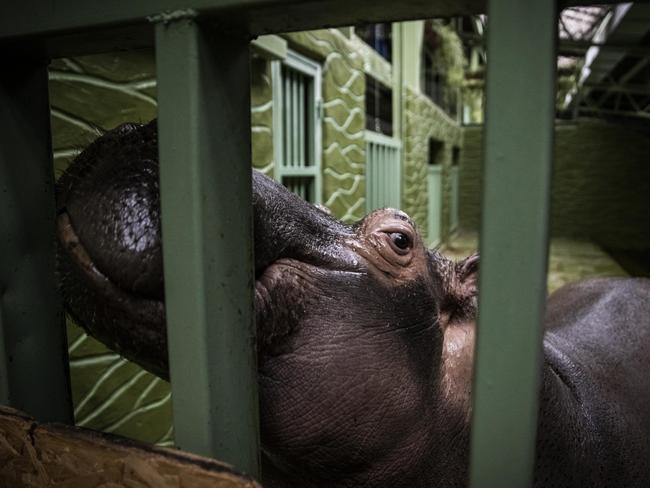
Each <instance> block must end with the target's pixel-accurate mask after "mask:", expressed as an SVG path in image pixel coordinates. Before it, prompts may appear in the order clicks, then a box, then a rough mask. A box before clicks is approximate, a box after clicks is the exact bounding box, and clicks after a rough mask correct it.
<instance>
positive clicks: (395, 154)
mask: <svg viewBox="0 0 650 488" xmlns="http://www.w3.org/2000/svg"><path fill="white" fill-rule="evenodd" d="M401 152H402V143H401V142H400V141H399V140H397V139H393V138H392V137H387V136H385V135H383V134H379V133H377V132H370V131H366V209H367V210H368V212H370V211H372V210H375V209H378V208H384V207H392V208H400V206H401V186H402V171H401V165H400V161H401Z"/></svg>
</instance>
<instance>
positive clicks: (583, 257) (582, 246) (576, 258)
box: [440, 231, 628, 293]
mask: <svg viewBox="0 0 650 488" xmlns="http://www.w3.org/2000/svg"><path fill="white" fill-rule="evenodd" d="M477 249H478V235H477V234H476V233H474V232H464V231H461V232H457V233H456V234H455V236H454V237H453V238H452V240H451V242H450V243H449V244H448V245H447V246H443V247H442V248H441V249H440V250H441V252H442V253H443V254H445V255H446V256H448V257H451V258H454V259H460V258H463V257H465V256H468V255H469V254H472V253H473V252H475V251H476V250H477ZM597 276H598V277H605V276H628V273H626V272H625V270H623V268H622V267H621V266H619V264H618V263H617V262H616V261H614V259H613V258H612V257H610V256H609V254H607V253H605V251H603V250H602V249H601V248H600V247H599V246H597V245H596V244H594V243H593V242H589V241H580V240H573V239H565V238H554V239H551V253H550V261H549V273H548V288H549V293H550V292H552V291H554V290H556V289H558V288H559V287H561V286H562V285H565V284H567V283H571V282H573V281H578V280H582V279H585V278H589V277H597Z"/></svg>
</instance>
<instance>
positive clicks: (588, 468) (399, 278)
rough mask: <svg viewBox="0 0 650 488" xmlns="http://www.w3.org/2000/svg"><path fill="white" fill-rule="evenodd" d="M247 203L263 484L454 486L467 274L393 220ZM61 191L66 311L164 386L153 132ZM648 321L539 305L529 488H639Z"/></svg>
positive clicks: (123, 133) (648, 398) (626, 301)
mask: <svg viewBox="0 0 650 488" xmlns="http://www.w3.org/2000/svg"><path fill="white" fill-rule="evenodd" d="M253 188H254V199H253V200H254V201H253V206H254V216H255V255H256V260H255V265H256V274H257V276H256V278H257V281H256V295H255V300H256V311H257V327H258V351H259V388H260V396H261V424H262V444H263V462H264V464H263V478H264V484H265V485H266V486H269V487H289V486H291V487H295V486H301V487H338V486H341V487H351V486H354V487H451V486H465V485H466V479H467V460H468V433H469V420H470V402H469V400H470V386H471V381H470V379H471V365H472V352H473V340H474V330H475V322H474V320H475V312H476V310H475V306H476V297H475V295H476V288H475V280H476V273H477V269H478V258H477V257H476V256H472V257H470V258H468V259H466V260H464V261H461V262H459V263H452V262H450V261H448V260H447V259H445V258H444V257H443V256H441V255H440V254H438V253H437V252H436V251H434V250H427V249H426V248H425V247H424V245H423V242H422V239H421V237H420V236H419V235H418V233H417V231H416V229H415V228H414V226H413V223H412V221H411V220H410V219H409V217H408V216H407V215H406V214H404V213H402V212H399V211H397V210H393V209H384V210H378V211H375V212H373V213H371V214H370V215H368V216H367V217H366V218H364V219H363V220H361V221H360V222H358V223H357V224H355V225H352V226H348V225H344V224H342V223H340V222H338V221H337V220H335V219H333V218H331V217H330V216H328V215H326V214H325V213H323V212H322V211H320V210H318V209H316V208H315V207H313V206H311V205H309V204H307V203H305V202H303V201H302V200H300V199H299V198H297V197H296V196H294V195H293V194H291V193H289V192H288V191H286V190H285V189H284V188H283V187H282V186H280V185H278V184H277V183H275V182H273V181H271V180H269V179H267V178H266V177H264V176H262V175H261V174H259V173H256V172H253ZM58 190H59V191H58V209H59V220H58V239H59V244H60V246H59V255H58V260H59V271H60V274H61V286H62V291H63V294H64V296H65V299H66V303H67V307H68V310H69V312H70V313H71V314H72V315H73V316H74V317H75V318H76V319H77V321H78V322H79V323H80V324H82V325H83V326H84V327H85V328H86V329H87V330H88V331H89V332H90V333H91V334H93V335H94V336H96V337H98V338H99V339H100V340H102V341H104V342H105V343H106V344H108V345H109V346H111V347H113V348H114V349H117V350H119V351H120V352H122V353H123V354H124V355H125V356H126V357H128V358H130V359H132V360H134V361H136V362H138V363H140V364H141V365H143V366H144V367H145V368H147V369H148V370H150V371H152V372H153V373H155V374H157V375H159V376H161V377H163V378H167V376H168V372H167V358H166V338H165V328H164V317H165V311H164V293H163V278H162V258H161V248H160V246H161V243H160V220H159V217H160V214H159V207H158V165H157V141H156V128H155V123H151V124H148V125H146V126H139V125H125V126H122V127H120V128H118V129H116V130H114V131H112V132H109V133H108V134H106V135H105V136H103V137H101V138H100V139H98V140H97V141H96V142H95V143H93V144H92V145H91V146H89V147H88V148H87V149H86V151H85V152H84V153H83V154H82V155H81V156H80V157H79V158H78V159H77V161H76V162H75V163H74V165H73V166H72V167H71V168H70V170H69V171H68V172H67V173H66V174H65V176H64V177H62V179H61V181H60V183H59V187H58ZM649 312H650V285H649V283H648V281H642V280H596V281H589V282H585V283H582V284H576V285H571V286H569V287H566V288H563V289H562V290H560V291H558V292H557V293H555V294H554V295H553V296H552V297H551V298H550V299H549V302H548V312H547V317H546V325H547V332H546V336H545V340H544V358H545V360H544V364H543V384H542V391H541V407H540V420H539V428H538V442H537V462H536V470H535V479H536V486H537V487H546V488H551V487H588V486H595V487H626V488H630V487H637V486H638V487H641V486H643V487H647V486H648V483H649V482H650V468H649V466H650V463H648V459H650V445H649V443H650V380H649V376H650V348H649V345H650V323H649V319H648V313H649ZM522 327H526V324H522ZM504 353H505V352H504Z"/></svg>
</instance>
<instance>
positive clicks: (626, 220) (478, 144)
mask: <svg viewBox="0 0 650 488" xmlns="http://www.w3.org/2000/svg"><path fill="white" fill-rule="evenodd" d="M482 144H483V136H482V127H480V126H476V127H468V128H466V129H464V149H463V153H462V157H461V169H460V171H461V176H460V202H461V205H460V224H461V226H462V227H464V228H466V229H477V228H478V224H479V219H480V179H481V157H482ZM648 154H650V133H649V132H648V131H647V130H646V131H645V132H643V131H641V130H640V129H635V128H632V127H622V126H620V125H612V124H607V123H605V122H599V121H588V120H585V121H580V122H579V123H576V124H558V125H557V126H556V130H555V165H554V169H553V186H552V195H551V196H552V200H551V205H552V207H551V232H552V234H553V235H554V236H562V237H580V238H589V239H592V240H594V241H596V242H598V243H599V244H601V245H603V246H606V247H613V248H621V249H650V226H648V224H647V223H648V215H650V198H648V196H649V195H650V165H649V164H648Z"/></svg>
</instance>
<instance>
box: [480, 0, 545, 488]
mask: <svg viewBox="0 0 650 488" xmlns="http://www.w3.org/2000/svg"><path fill="white" fill-rule="evenodd" d="M555 3H556V2H520V1H518V0H503V1H500V2H489V4H488V6H489V12H488V19H489V23H490V27H489V32H488V52H489V63H488V78H487V112H486V115H487V118H486V122H487V123H486V136H485V151H484V154H485V164H484V168H485V174H484V183H483V221H482V228H481V242H480V247H481V275H480V295H479V297H480V304H479V326H478V339H477V351H476V361H475V369H474V389H473V398H474V409H473V423H472V445H471V475H470V483H471V486H472V488H483V487H497V486H498V487H501V488H511V487H512V488H514V487H517V488H522V487H526V486H531V484H532V473H533V463H534V450H535V436H536V423H537V408H538V389H539V381H540V378H539V375H540V361H541V338H542V317H543V312H544V304H545V297H546V268H547V255H548V216H549V201H550V179H551V178H550V177H551V165H552V157H553V121H554V116H555V65H556V58H555V39H556V22H557V20H556V12H555ZM522 121H526V123H525V124H524V123H522Z"/></svg>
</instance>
